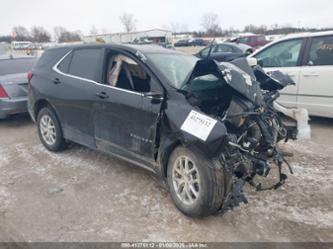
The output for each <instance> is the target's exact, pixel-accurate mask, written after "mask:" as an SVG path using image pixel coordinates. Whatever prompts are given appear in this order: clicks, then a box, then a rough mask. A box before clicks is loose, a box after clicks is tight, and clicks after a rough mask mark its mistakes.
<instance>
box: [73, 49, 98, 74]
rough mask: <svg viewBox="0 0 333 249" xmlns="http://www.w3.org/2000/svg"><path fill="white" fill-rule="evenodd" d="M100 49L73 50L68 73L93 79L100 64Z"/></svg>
mask: <svg viewBox="0 0 333 249" xmlns="http://www.w3.org/2000/svg"><path fill="white" fill-rule="evenodd" d="M101 55H102V50H101V49H79V50H76V51H74V52H73V56H72V61H71V63H70V67H69V74H71V75H75V76H78V77H82V78H85V79H90V80H95V76H96V72H97V70H98V67H99V66H100V58H101Z"/></svg>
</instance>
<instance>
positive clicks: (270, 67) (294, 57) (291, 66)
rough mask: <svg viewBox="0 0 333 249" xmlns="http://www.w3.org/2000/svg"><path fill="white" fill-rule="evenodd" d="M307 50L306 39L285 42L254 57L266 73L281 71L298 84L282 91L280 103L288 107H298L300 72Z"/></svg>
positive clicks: (273, 45) (267, 48) (274, 45)
mask: <svg viewBox="0 0 333 249" xmlns="http://www.w3.org/2000/svg"><path fill="white" fill-rule="evenodd" d="M304 48H305V40H304V39H302V38H301V39H291V40H284V41H281V42H278V43H275V44H272V45H271V46H269V47H266V48H265V49H264V50H262V51H260V52H259V53H257V54H255V55H254V57H255V58H256V59H257V60H258V62H259V63H260V64H261V65H262V67H263V69H264V70H265V72H267V73H269V72H272V71H276V70H279V71H281V72H282V73H285V74H288V75H289V76H290V77H291V78H292V79H293V80H294V82H295V83H296V85H295V86H288V87H286V88H285V89H283V90H282V91H281V97H280V98H279V99H278V102H279V103H281V104H283V105H285V106H288V107H296V106H297V92H298V87H299V86H300V72H301V67H300V65H301V61H302V57H303V51H304Z"/></svg>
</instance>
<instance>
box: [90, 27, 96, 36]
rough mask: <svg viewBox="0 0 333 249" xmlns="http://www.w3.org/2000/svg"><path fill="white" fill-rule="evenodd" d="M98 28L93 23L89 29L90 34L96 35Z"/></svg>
mask: <svg viewBox="0 0 333 249" xmlns="http://www.w3.org/2000/svg"><path fill="white" fill-rule="evenodd" d="M97 34H98V29H97V28H96V27H95V26H94V25H93V26H92V27H91V29H90V35H97Z"/></svg>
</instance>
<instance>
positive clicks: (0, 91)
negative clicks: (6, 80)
mask: <svg viewBox="0 0 333 249" xmlns="http://www.w3.org/2000/svg"><path fill="white" fill-rule="evenodd" d="M8 97H9V96H8V94H7V92H6V91H5V89H4V88H3V86H2V85H0V99H4V98H8Z"/></svg>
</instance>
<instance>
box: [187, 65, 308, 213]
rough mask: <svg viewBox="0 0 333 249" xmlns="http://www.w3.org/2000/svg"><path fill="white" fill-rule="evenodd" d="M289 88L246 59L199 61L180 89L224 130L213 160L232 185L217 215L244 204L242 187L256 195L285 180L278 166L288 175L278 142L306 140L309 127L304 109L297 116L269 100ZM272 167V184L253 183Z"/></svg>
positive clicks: (286, 80)
mask: <svg viewBox="0 0 333 249" xmlns="http://www.w3.org/2000/svg"><path fill="white" fill-rule="evenodd" d="M292 84H295V83H294V82H293V80H292V79H291V78H290V77H289V76H287V75H284V74H282V73H280V72H278V71H277V72H273V73H272V74H270V75H268V74H266V73H265V72H264V71H263V69H262V68H260V66H258V65H255V66H252V67H251V66H250V65H249V64H248V63H247V60H246V59H238V60H235V61H233V62H231V63H227V62H222V63H217V62H214V61H211V60H207V61H199V62H198V63H197V65H196V68H195V70H194V71H193V73H192V75H190V76H189V79H188V84H186V85H185V86H184V90H186V92H187V99H188V101H189V102H190V104H191V105H193V106H196V107H198V108H199V109H200V110H201V111H202V112H204V113H206V114H207V115H209V116H211V117H213V118H215V119H217V120H219V121H221V122H223V123H224V124H225V126H226V127H227V130H228V142H227V145H226V146H225V149H224V150H223V151H222V153H221V157H220V158H219V160H220V162H221V164H222V165H223V167H224V170H225V171H226V172H228V173H229V174H232V175H233V179H234V182H233V184H232V190H231V191H230V193H229V194H228V196H227V197H226V200H225V201H224V204H223V206H222V207H221V211H222V212H223V211H226V210H228V209H230V208H232V207H234V206H237V205H238V204H239V203H240V202H247V199H246V197H245V196H244V194H243V191H242V187H243V186H244V184H245V183H248V184H250V185H251V186H253V187H254V188H255V189H256V190H257V191H263V190H271V189H277V188H278V187H280V186H282V185H283V184H284V183H285V180H286V179H287V175H286V174H285V173H283V168H286V169H287V170H288V171H289V172H290V173H291V174H293V171H292V168H291V166H290V164H289V163H288V162H287V160H286V159H285V154H286V152H283V151H282V150H281V149H280V147H279V142H280V141H281V142H282V141H284V142H287V141H288V140H289V139H297V138H298V137H300V135H301V137H309V136H310V128H309V126H308V124H307V121H308V115H307V112H306V110H301V114H299V110H296V109H294V110H291V109H288V108H285V107H283V106H281V105H279V104H278V103H276V102H275V101H276V100H277V99H278V98H279V96H280V94H279V90H281V89H283V88H284V87H286V86H288V85H292ZM296 112H298V114H297V113H296ZM301 127H302V128H303V130H302V132H301V133H302V134H299V133H298V130H299V128H301ZM304 129H305V130H304ZM273 167H277V170H278V179H276V181H275V183H273V184H272V185H270V186H263V184H262V183H261V182H256V181H255V176H258V175H259V176H262V177H266V176H268V175H269V174H270V172H271V170H272V168H273Z"/></svg>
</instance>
